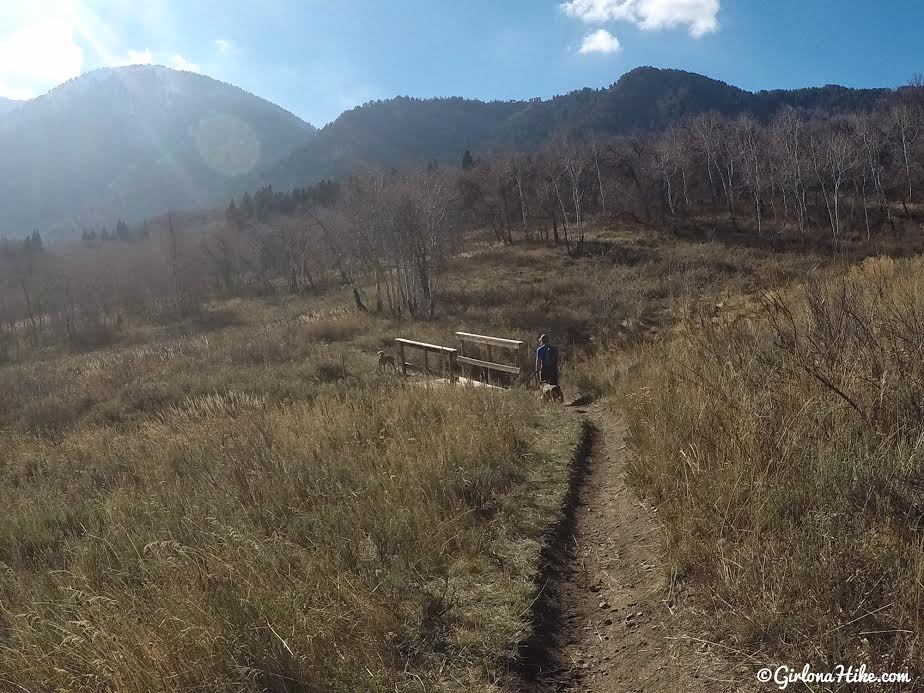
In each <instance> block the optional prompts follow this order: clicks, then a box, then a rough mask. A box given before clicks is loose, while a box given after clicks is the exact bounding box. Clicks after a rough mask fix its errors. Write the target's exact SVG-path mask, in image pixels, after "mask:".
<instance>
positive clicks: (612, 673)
mask: <svg viewBox="0 0 924 693" xmlns="http://www.w3.org/2000/svg"><path fill="white" fill-rule="evenodd" d="M581 411H582V412H583V413H584V414H585V416H586V419H587V424H588V427H589V429H588V436H589V437H588V440H587V441H586V444H585V446H584V453H583V454H582V455H581V458H580V459H579V461H578V468H577V469H576V479H575V485H574V490H573V494H572V498H571V501H572V503H571V512H572V514H570V515H569V516H568V519H567V521H566V522H565V526H564V527H563V528H562V531H561V533H560V535H559V542H558V546H556V547H553V548H552V549H551V550H550V552H549V554H548V556H547V559H548V561H549V563H550V566H551V568H550V574H549V579H548V582H547V583H546V585H545V586H544V588H543V591H542V594H541V596H540V600H539V602H538V605H537V606H538V608H539V612H538V613H539V614H540V618H541V621H540V623H539V624H538V627H537V632H536V635H535V637H534V638H533V640H532V641H530V642H529V643H527V645H526V647H525V648H524V652H523V655H524V663H523V666H522V668H521V672H520V673H521V680H520V681H519V682H518V685H517V686H516V688H519V689H520V690H522V691H530V692H532V691H537V692H539V693H544V692H551V691H589V692H591V693H593V692H601V693H603V692H605V693H619V692H620V691H684V692H686V691H709V693H713V692H718V691H723V690H729V691H730V690H742V689H744V688H746V687H745V686H740V685H736V684H734V683H732V681H735V680H737V681H738V682H739V683H741V682H744V681H745V680H746V679H742V675H741V674H740V673H739V674H738V675H729V673H728V670H729V668H730V667H728V666H727V665H723V664H722V663H721V662H719V661H717V660H718V659H719V658H718V657H716V656H715V655H714V654H713V653H711V652H708V651H705V652H703V651H701V649H700V650H698V648H697V644H696V641H694V640H690V639H688V638H686V637H685V636H684V635H683V633H682V631H681V630H680V625H679V622H678V619H677V617H675V616H674V615H673V614H672V613H671V611H670V609H669V608H668V605H667V603H666V589H665V582H664V572H665V571H664V570H662V566H661V564H660V559H659V551H660V544H661V541H662V537H661V534H660V530H659V528H658V525H657V523H656V522H655V521H654V518H653V513H652V511H651V509H649V508H647V507H646V506H644V505H643V504H642V503H641V502H639V500H638V499H637V498H636V496H635V495H634V494H633V493H632V492H631V490H629V489H628V488H627V487H626V485H625V481H624V477H625V469H624V467H625V445H624V443H623V439H624V434H625V427H624V425H623V423H622V421H621V420H620V419H619V418H617V417H616V416H613V415H612V414H609V413H608V412H606V411H605V410H604V409H603V408H602V407H599V406H598V405H592V406H590V407H588V408H586V409H583V410H581ZM720 672H721V673H720Z"/></svg>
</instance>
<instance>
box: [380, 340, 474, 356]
mask: <svg viewBox="0 0 924 693" xmlns="http://www.w3.org/2000/svg"><path fill="white" fill-rule="evenodd" d="M395 341H396V342H397V343H398V344H400V345H402V346H409V347H413V348H415V349H423V350H424V351H437V352H439V353H441V354H455V353H457V352H458V351H459V350H458V349H453V348H452V347H445V346H440V345H439V344H427V343H426V342H415V341H414V340H413V339H402V338H401V337H399V338H398V339H396V340H395Z"/></svg>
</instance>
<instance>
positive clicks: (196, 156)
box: [0, 66, 890, 238]
mask: <svg viewBox="0 0 924 693" xmlns="http://www.w3.org/2000/svg"><path fill="white" fill-rule="evenodd" d="M889 93H890V90H887V89H847V88H844V87H839V86H836V85H829V86H825V87H821V88H813V89H798V90H792V91H786V90H777V91H761V92H757V93H753V92H748V91H745V90H743V89H739V88H737V87H734V86H730V85H728V84H725V83H724V82H720V81H718V80H714V79H710V78H708V77H704V76H702V75H697V74H694V73H690V72H684V71H681V70H660V69H656V68H652V67H642V68H638V69H635V70H632V71H631V72H628V73H626V74H625V75H623V76H622V77H621V78H620V79H619V81H618V82H616V83H615V84H613V85H611V86H609V87H606V88H604V89H582V90H579V91H574V92H571V93H570V94H565V95H563V96H556V97H554V98H552V99H549V100H541V99H532V100H530V101H493V102H489V103H485V102H482V101H474V100H470V99H462V98H441V99H413V98H408V97H403V96H402V97H398V98H394V99H389V100H386V101H375V102H371V103H368V104H366V105H364V106H360V107H358V108H354V109H352V110H350V111H347V112H345V113H343V114H342V115H341V116H340V117H339V118H337V119H336V120H335V121H334V122H332V123H330V124H329V125H327V126H326V127H325V128H324V129H323V130H320V131H316V130H315V129H314V128H313V127H312V126H310V125H308V124H307V123H305V122H303V121H301V120H299V119H298V118H297V117H296V116H294V115H292V114H291V113H289V112H288V111H285V110H283V109H282V108H280V107H278V106H276V105H274V104H272V103H269V102H268V101H264V100H263V99H260V98H258V97H256V96H254V95H252V94H249V93H247V92H245V91H243V90H241V89H238V88H237V87H233V86H231V85H228V84H224V83H222V82H218V81H216V80H214V79H211V78H209V77H204V76H202V75H197V74H193V73H189V72H178V71H176V70H170V69H167V68H164V67H154V66H133V67H126V68H115V69H104V70H97V71H95V72H91V73H88V74H85V75H83V76H81V77H78V78H76V79H74V80H71V81H70V82H67V83H65V84H63V85H61V86H60V87H58V88H56V89H54V90H52V91H51V92H49V93H48V94H46V95H44V96H41V97H39V98H37V99H33V100H31V101H27V102H19V104H18V106H17V107H15V108H12V109H10V108H9V103H8V102H3V101H0V114H2V115H0V152H2V153H3V155H2V156H0V236H2V235H4V234H7V235H24V234H25V233H28V232H29V231H30V230H31V229H34V228H38V229H40V230H41V231H42V232H43V233H44V234H46V235H48V236H51V237H57V238H66V237H69V236H72V235H73V233H74V232H75V231H76V230H78V229H80V228H82V227H85V226H89V225H95V224H100V223H105V224H107V225H112V224H113V223H114V222H115V221H116V220H117V219H120V218H121V219H125V220H127V221H132V220H138V219H141V218H144V217H150V216H154V215H156V214H160V213H162V212H164V211H166V210H168V209H180V208H183V209H193V208H201V207H211V206H214V205H216V204H219V203H225V202H226V201H227V200H228V199H229V198H230V197H231V196H232V195H234V194H236V193H239V192H242V191H244V190H254V189H256V188H259V187H262V186H264V185H266V184H272V185H273V186H274V187H275V188H277V189H288V188H292V187H301V186H305V185H308V184H310V183H312V182H314V181H317V180H318V179H320V178H337V177H342V176H345V175H349V174H350V173H352V172H355V171H357V170H360V169H362V168H367V167H375V168H391V167H402V166H407V165H411V164H417V163H427V162H430V161H436V162H441V163H444V162H450V163H457V162H459V161H460V160H461V157H462V153H463V152H464V151H465V150H466V149H470V150H471V151H472V152H473V153H475V154H482V155H484V154H492V153H501V152H506V151H512V150H531V149H536V148H538V147H540V146H542V144H543V143H544V142H545V141H547V140H548V139H549V138H550V137H551V136H552V135H554V134H556V133H559V132H564V133H567V134H569V135H571V136H573V137H578V138H580V137H587V136H589V135H590V134H598V135H619V134H624V133H630V132H636V131H649V130H659V129H662V128H664V127H665V126H667V125H668V124H670V123H672V122H674V121H676V120H678V119H680V118H683V117H684V116H689V115H694V114H697V113H703V112H708V111H716V112H718V113H720V114H722V115H725V116H736V115H738V114H742V113H749V114H752V115H754V116H756V117H757V118H759V119H760V120H762V121H767V120H768V119H770V118H771V117H772V116H773V114H775V113H776V112H778V111H779V110H780V109H781V108H782V107H783V106H786V105H791V106H794V107H797V108H801V109H806V110H810V111H811V110H823V111H828V112H833V113H843V112H852V111H867V110H871V109H872V108H874V107H875V106H876V105H877V104H878V103H880V102H881V101H882V99H883V98H884V97H885V96H886V95H888V94H889ZM4 110H6V113H5V114H3V111H4Z"/></svg>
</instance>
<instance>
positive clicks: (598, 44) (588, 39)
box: [578, 29, 619, 53]
mask: <svg viewBox="0 0 924 693" xmlns="http://www.w3.org/2000/svg"><path fill="white" fill-rule="evenodd" d="M618 50H619V39H617V38H616V37H615V36H613V35H612V34H611V33H610V32H608V31H607V30H606V29H597V30H596V31H592V32H591V33H589V34H587V36H585V37H584V40H583V41H582V42H581V47H580V48H579V49H578V52H579V53H615V52H616V51H618Z"/></svg>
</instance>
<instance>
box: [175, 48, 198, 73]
mask: <svg viewBox="0 0 924 693" xmlns="http://www.w3.org/2000/svg"><path fill="white" fill-rule="evenodd" d="M170 67H175V68H176V69H177V70H186V71H187V72H200V71H201V70H202V68H201V67H200V66H199V65H197V64H196V63H193V62H190V61H189V60H187V59H186V58H184V57H183V56H182V55H180V54H179V53H174V55H173V57H172V58H170Z"/></svg>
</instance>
